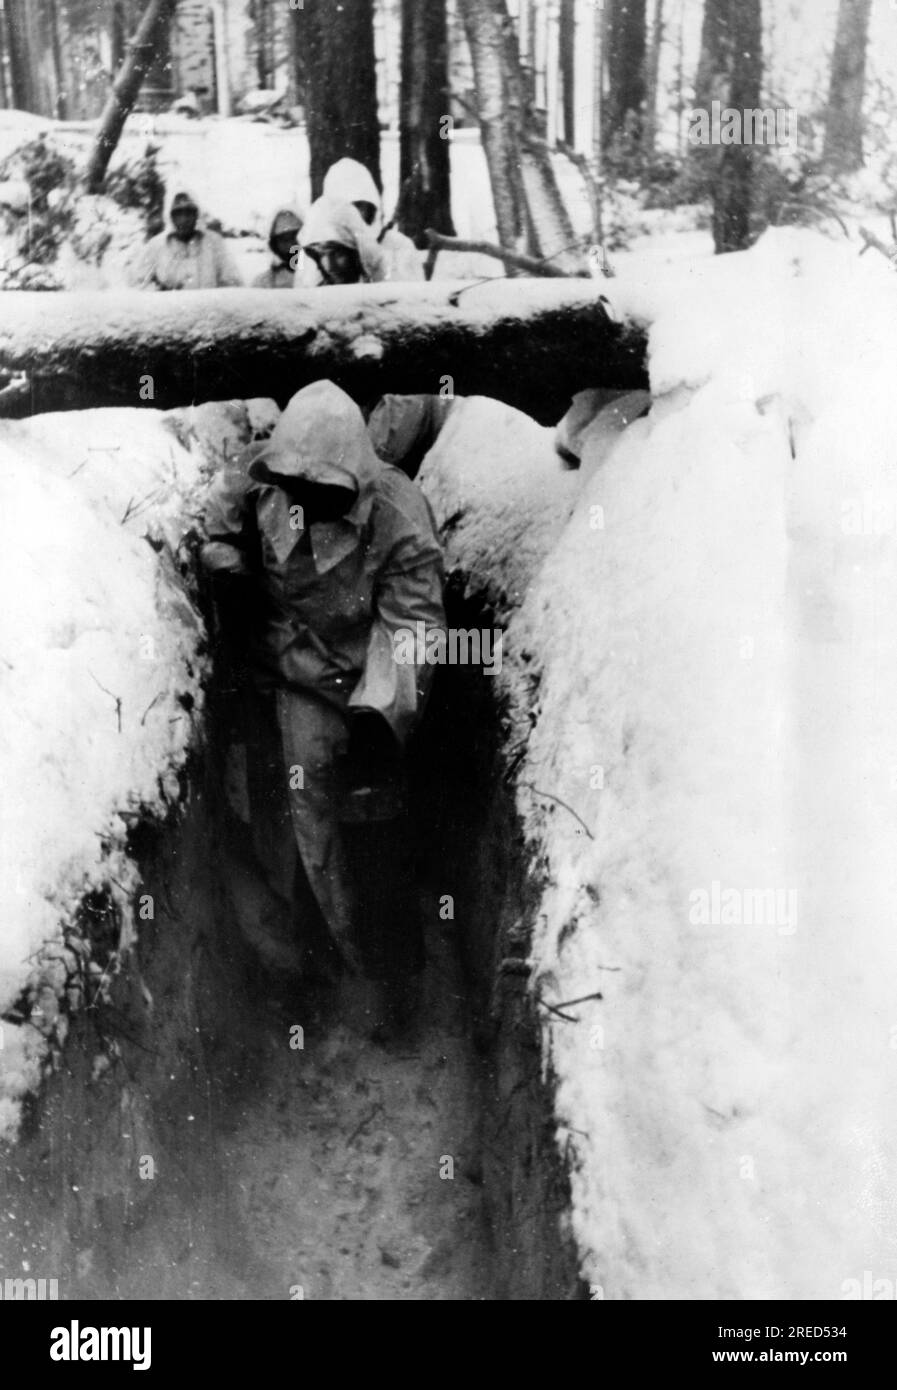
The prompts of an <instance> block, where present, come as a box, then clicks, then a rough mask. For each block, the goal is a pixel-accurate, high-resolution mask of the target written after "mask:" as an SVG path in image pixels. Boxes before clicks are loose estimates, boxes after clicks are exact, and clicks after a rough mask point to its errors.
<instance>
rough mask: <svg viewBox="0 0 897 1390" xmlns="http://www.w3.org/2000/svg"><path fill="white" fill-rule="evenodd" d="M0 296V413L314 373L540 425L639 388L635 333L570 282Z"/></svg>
mask: <svg viewBox="0 0 897 1390" xmlns="http://www.w3.org/2000/svg"><path fill="white" fill-rule="evenodd" d="M455 296H456V297H457V304H456V303H453V302H452V299H453V297H455ZM5 300H6V303H5V304H4V315H3V320H2V323H0V387H2V386H3V385H4V384H5V380H8V379H9V378H11V377H15V376H16V375H21V374H24V376H25V378H26V381H27V391H26V392H23V391H17V392H13V393H12V395H11V397H10V399H9V400H8V402H7V403H6V405H5V407H4V404H3V402H2V399H0V414H3V413H5V414H6V415H7V416H8V417H21V416H23V415H28V414H35V413H38V412H43V411H53V410H77V409H84V408H87V407H91V406H141V405H148V406H150V407H151V408H155V409H171V408H172V407H174V406H183V405H190V404H196V403H199V402H202V401H209V400H231V399H235V398H237V399H242V400H247V399H250V398H251V397H254V396H272V397H273V398H274V399H275V400H276V401H277V402H278V403H279V404H281V405H283V404H284V403H285V401H287V400H288V399H289V397H290V396H291V395H292V394H293V393H294V392H295V391H297V390H298V389H299V387H300V386H303V385H305V384H307V383H308V382H310V381H315V380H318V379H320V378H322V377H330V378H331V379H332V380H334V381H336V382H338V383H339V384H340V385H341V386H342V387H344V389H345V390H347V391H348V392H349V393H350V394H351V395H352V396H354V398H355V399H356V400H358V401H361V402H363V401H365V400H370V399H373V398H374V397H376V396H377V395H380V394H382V393H383V392H384V391H399V392H428V393H433V394H436V393H440V392H441V393H442V394H449V393H450V392H454V393H455V394H457V395H473V394H477V395H489V396H495V397H496V398H497V399H499V400H503V401H507V402H508V404H510V405H516V406H518V408H520V409H523V410H526V411H527V412H528V413H529V414H531V415H536V416H537V418H539V419H540V420H542V421H543V422H545V423H549V422H551V423H553V422H554V421H556V420H557V419H559V418H560V416H561V415H562V414H563V413H564V410H565V409H566V407H567V405H568V404H569V400H570V397H571V395H572V394H573V393H574V392H576V391H578V390H581V389H584V388H585V387H587V386H618V387H621V388H626V387H639V386H645V385H646V384H647V373H646V368H645V339H644V333H643V330H641V329H639V328H636V327H634V326H632V325H626V324H623V325H619V324H616V323H614V322H612V321H611V320H610V319H609V318H608V317H607V315H606V313H605V312H604V310H603V308H602V306H601V305H600V304H599V303H598V295H597V293H596V288H595V286H594V285H593V284H592V283H591V282H586V281H582V280H568V281H566V282H563V283H562V282H560V281H558V280H544V281H543V280H529V281H519V280H518V281H513V282H509V281H505V280H499V281H496V282H495V283H489V282H487V283H485V284H473V285H466V286H459V285H456V284H453V283H451V282H444V283H443V282H440V283H438V284H432V283H431V284H429V285H413V286H410V285H402V286H401V287H397V286H395V285H388V284H381V285H364V286H361V285H352V286H338V287H331V288H327V289H321V290H309V291H307V292H304V293H299V292H298V291H282V292H272V291H271V290H192V291H183V292H180V293H177V294H150V293H146V292H140V291H129V292H127V293H119V292H116V293H115V294H89V295H88V294H68V293H60V294H47V293H44V294H38V293H28V292H21V293H19V292H17V293H14V294H8V295H6V296H5Z"/></svg>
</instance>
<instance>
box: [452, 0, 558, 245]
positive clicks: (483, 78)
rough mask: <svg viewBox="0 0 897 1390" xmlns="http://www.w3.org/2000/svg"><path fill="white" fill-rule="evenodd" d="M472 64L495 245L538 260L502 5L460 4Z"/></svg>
mask: <svg viewBox="0 0 897 1390" xmlns="http://www.w3.org/2000/svg"><path fill="white" fill-rule="evenodd" d="M459 8H460V11H461V17H462V19H463V21H464V32H465V34H466V35H467V42H468V45H469V47H470V56H471V59H472V61H473V72H474V83H475V86H476V100H477V115H478V117H479V121H480V134H481V138H482V141H483V151H484V153H485V156H486V163H487V165H488V166H489V181H490V183H491V185H492V201H493V203H494V205H495V220H496V224H497V226H498V239H499V241H500V242H501V244H502V246H504V247H505V248H506V249H507V250H509V251H523V252H529V253H530V254H538V249H539V248H538V246H537V245H535V244H534V242H535V238H534V237H533V236H532V234H531V232H530V229H529V225H528V222H529V218H528V210H527V206H526V195H525V193H524V188H523V179H522V176H521V172H520V170H521V133H522V126H523V113H522V111H521V109H520V100H521V92H520V87H519V86H518V89H517V91H516V92H515V91H514V89H513V84H512V82H511V80H510V74H509V72H508V68H507V60H506V43H507V36H506V33H505V29H504V21H505V20H506V19H507V12H506V11H505V8H504V3H503V0H459Z"/></svg>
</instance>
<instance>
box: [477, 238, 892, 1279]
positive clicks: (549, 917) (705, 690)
mask: <svg viewBox="0 0 897 1390" xmlns="http://www.w3.org/2000/svg"><path fill="white" fill-rule="evenodd" d="M621 290H623V291H624V292H625V296H626V297H627V299H628V302H629V304H630V306H631V307H638V308H639V309H640V311H641V312H642V313H643V315H644V317H645V318H646V320H647V321H649V322H651V324H652V329H651V374H652V383H653V388H654V392H655V396H656V401H655V407H654V410H653V412H652V415H651V416H650V417H649V418H648V419H647V420H642V421H638V422H637V423H635V424H633V425H632V426H631V427H630V428H629V429H628V430H627V431H626V432H625V434H624V435H623V436H622V438H621V440H620V442H619V443H618V445H617V447H616V449H614V450H613V451H612V453H611V454H610V456H609V457H608V458H606V459H605V460H604V461H603V462H601V463H600V466H597V467H594V469H593V472H592V473H591V476H590V477H589V478H588V480H587V482H586V485H585V489H584V491H583V494H582V497H581V499H580V501H579V504H578V506H577V508H576V511H575V512H574V514H573V516H572V518H571V520H570V522H569V524H568V525H567V527H566V529H565V531H564V533H563V535H562V537H561V539H560V541H559V543H558V544H557V545H556V546H555V547H554V548H553V550H552V552H551V554H550V556H549V558H548V560H547V562H546V564H545V566H544V568H543V569H542V570H541V572H540V574H539V576H538V578H537V579H536V581H535V583H534V584H533V586H532V588H531V591H530V593H529V595H528V597H527V600H526V602H525V604H524V606H523V608H522V610H521V611H520V612H519V614H518V615H517V616H516V617H515V618H514V619H513V620H512V621H511V624H510V628H509V632H508V637H507V640H506V644H505V670H506V671H508V669H509V666H510V670H511V671H512V673H514V674H512V677H511V680H512V686H515V688H516V689H517V694H518V696H519V698H520V699H521V700H525V698H526V689H527V684H526V682H525V681H524V680H522V679H520V674H521V672H522V669H523V659H524V653H526V652H529V653H532V652H536V653H538V656H539V659H540V664H541V667H542V680H541V684H540V686H539V697H538V708H537V711H536V714H537V720H536V723H535V727H534V729H533V732H532V734H531V736H530V739H529V744H528V747H527V754H526V759H525V762H524V764H523V766H522V768H521V770H520V773H519V782H518V787H519V790H518V797H519V807H520V811H521V814H522V816H523V818H524V823H525V826H526V830H527V832H528V835H529V837H530V841H531V844H532V846H533V854H534V857H535V859H536V860H537V862H540V863H541V864H542V865H543V866H544V875H545V883H544V892H543V899H542V902H541V903H540V904H539V906H538V909H537V910H536V912H535V914H534V918H535V921H536V923H537V929H536V938H535V940H534V943H533V957H534V985H535V986H536V987H537V988H538V990H539V993H540V994H541V995H542V997H544V998H545V999H547V1000H549V1001H550V1002H553V1003H563V1002H564V1001H566V1000H571V999H577V998H579V997H581V996H583V995H586V994H591V993H593V992H596V991H597V992H600V993H601V994H602V995H603V998H602V1000H600V1001H598V1000H590V1001H587V1002H585V1003H583V1004H578V1005H576V1006H574V1007H572V1008H571V1009H569V1010H567V1012H569V1013H571V1014H572V1015H573V1016H575V1018H576V1019H577V1021H576V1022H575V1023H573V1022H568V1021H564V1020H562V1019H560V1018H557V1016H555V1015H551V1016H550V1020H549V1021H546V1023H545V1036H544V1047H545V1052H544V1056H545V1062H546V1065H548V1064H549V1063H550V1065H551V1068H552V1069H553V1072H554V1074H555V1076H556V1078H557V1083H558V1092H557V1114H558V1121H559V1132H558V1138H559V1143H560V1144H561V1146H562V1147H565V1148H566V1149H567V1152H568V1153H569V1154H570V1155H572V1184H573V1222H574V1229H575V1233H576V1236H577V1239H578V1242H579V1246H580V1249H581V1251H582V1261H583V1263H582V1268H583V1274H584V1276H585V1278H586V1279H587V1280H588V1281H589V1282H590V1283H591V1284H595V1285H598V1286H600V1288H601V1289H602V1290H603V1295H604V1297H607V1298H665V1299H666V1298H714V1297H716V1298H746V1297H753V1296H759V1297H773V1298H801V1297H805V1298H806V1297H809V1298H838V1297H841V1296H845V1295H847V1294H848V1293H849V1292H850V1291H851V1290H852V1289H853V1287H854V1286H853V1285H851V1284H850V1283H849V1282H848V1281H850V1280H858V1281H859V1282H860V1284H862V1280H863V1272H864V1270H871V1271H872V1272H873V1275H874V1277H875V1278H883V1277H890V1278H891V1279H893V1278H894V1275H895V1273H897V1234H895V1232H897V1220H895V1218H897V1201H895V1198H897V1103H895V1101H894V1099H893V1097H894V1094H895V1092H894V1084H893V1067H894V1066H895V1057H897V1051H895V1049H897V1042H895V1035H897V1023H895V1019H897V1015H895V1008H894V1003H893V975H894V970H895V965H897V961H895V957H897V943H895V938H894V926H893V920H894V906H895V901H897V792H895V790H894V788H895V786H897V773H895V769H897V727H895V722H894V709H895V708H897V633H895V628H894V623H893V614H894V612H895V611H897V474H895V469H894V456H893V439H894V437H895V433H897V403H895V398H894V393H893V391H892V390H891V389H890V382H889V377H890V374H891V364H892V363H893V360H894V354H895V351H897V328H895V326H894V325H895V323H897V281H895V280H894V279H893V274H892V272H891V271H890V270H889V269H888V267H887V265H886V263H885V262H884V261H883V260H880V262H879V264H874V263H873V262H872V261H871V259H869V258H867V259H864V260H863V261H859V260H857V259H856V257H855V256H853V255H851V254H850V253H849V252H847V251H845V250H842V249H839V248H837V247H835V246H833V245H832V244H831V243H829V242H827V241H825V240H824V239H822V238H819V237H816V236H813V235H810V234H806V233H781V232H780V233H776V234H773V235H770V236H768V237H767V238H765V239H764V240H763V241H762V242H761V243H760V245H759V246H758V247H757V248H756V249H755V250H754V251H753V252H750V253H748V254H746V255H744V256H731V257H726V258H724V259H723V258H720V259H718V260H716V261H711V262H706V263H697V264H695V265H694V266H693V267H692V268H691V269H690V270H689V269H688V268H684V269H683V271H682V273H681V275H680V276H679V277H678V280H674V281H673V282H671V283H663V284H660V283H654V284H650V283H649V282H648V279H647V278H646V277H642V278H641V279H638V280H636V281H635V282H633V283H630V284H629V285H625V286H624V285H622V283H621ZM792 449H793V450H794V452H795V456H794V457H792ZM587 452H588V451H587ZM583 463H584V469H587V468H588V466H589V460H588V459H586V458H584V460H583ZM496 519H497V518H496ZM596 519H597V520H598V525H597V527H596V525H595V522H596ZM477 553H478V552H477V551H476V549H475V556H476V554H477ZM518 654H519V655H518ZM509 658H510V661H509ZM520 713H521V719H523V720H527V722H528V719H527V714H528V712H527V711H526V709H521V711H520ZM536 788H537V789H539V790H538V792H537V791H536V790H535V789H536ZM543 793H544V795H543ZM551 798H558V800H553V799H551ZM751 919H753V920H751ZM857 1287H859V1285H858V1286H857Z"/></svg>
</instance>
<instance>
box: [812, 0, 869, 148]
mask: <svg viewBox="0 0 897 1390" xmlns="http://www.w3.org/2000/svg"><path fill="white" fill-rule="evenodd" d="M871 10H872V0H840V3H839V5H838V25H837V29H836V32H835V49H834V53H833V55H832V72H831V81H830V84H829V93H828V105H827V107H826V115H825V146H824V149H823V160H824V162H825V164H826V165H827V166H828V168H829V169H831V170H832V172H834V173H836V174H852V173H855V172H856V170H857V169H861V168H862V166H863V97H864V95H865V89H866V51H867V48H868V44H869V16H870V13H871Z"/></svg>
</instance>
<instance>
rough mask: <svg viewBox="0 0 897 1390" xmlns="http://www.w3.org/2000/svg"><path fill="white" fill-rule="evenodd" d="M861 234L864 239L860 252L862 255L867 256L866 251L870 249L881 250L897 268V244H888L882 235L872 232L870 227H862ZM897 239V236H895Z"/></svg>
mask: <svg viewBox="0 0 897 1390" xmlns="http://www.w3.org/2000/svg"><path fill="white" fill-rule="evenodd" d="M860 236H861V237H862V239H863V249H862V251H861V252H860V255H861V256H865V254H866V252H867V251H869V250H875V251H880V252H881V254H882V255H883V256H884V257H885V258H886V260H889V261H890V262H891V265H892V266H894V267H895V268H897V245H895V246H888V245H886V243H885V242H883V241H882V239H881V237H877V236H876V235H875V233H874V232H870V230H869V228H868V227H861V228H860ZM895 240H897V238H895Z"/></svg>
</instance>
